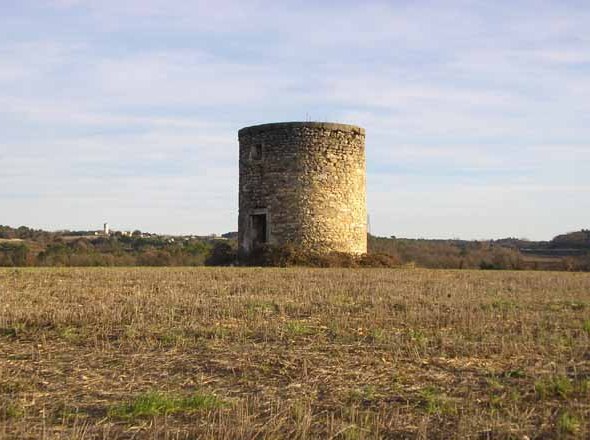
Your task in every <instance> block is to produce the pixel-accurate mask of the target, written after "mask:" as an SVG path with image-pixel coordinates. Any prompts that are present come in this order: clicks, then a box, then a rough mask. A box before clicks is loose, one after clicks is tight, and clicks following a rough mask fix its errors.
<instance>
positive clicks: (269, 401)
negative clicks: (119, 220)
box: [0, 268, 590, 439]
mask: <svg viewBox="0 0 590 440" xmlns="http://www.w3.org/2000/svg"><path fill="white" fill-rule="evenodd" d="M589 323H590V274H576V273H574V274H569V273H539V272H534V273H533V272H485V271H443V270H439V271H429V270H386V269H384V270H380V269H374V270H373V269H365V270H340V269H325V270H322V269H315V270H314V269H254V268H251V269H236V268H226V269H212V268H208V269H205V268H198V269H168V268H166V269H48V270H44V269H19V270H14V269H6V270H0V437H1V438H15V439H16V438H18V439H26V438H34V439H37V438H46V439H53V438H64V439H66V438H67V439H70V438H74V439H93V438H105V439H106V438H108V439H117V438H118V439H127V438H129V439H130V438H158V439H160V438H161V439H189V438H226V439H233V438H251V439H254V438H276V439H279V438H326V439H329V438H333V439H336V438H337V439H365V438H370V439H372V438H429V439H430V438H474V439H500V438H525V437H524V436H525V435H526V436H528V437H529V438H531V439H532V438H570V437H571V438H587V437H588V435H589V434H590V427H589V420H590V330H589V329H590V324H589Z"/></svg>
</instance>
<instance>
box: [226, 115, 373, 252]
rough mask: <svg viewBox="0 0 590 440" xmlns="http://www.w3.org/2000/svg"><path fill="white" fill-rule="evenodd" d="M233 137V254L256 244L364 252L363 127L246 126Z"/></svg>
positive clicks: (294, 123)
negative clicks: (236, 188) (236, 168)
mask: <svg viewBox="0 0 590 440" xmlns="http://www.w3.org/2000/svg"><path fill="white" fill-rule="evenodd" d="M238 137H239V143H240V193H239V204H240V206H239V209H240V210H239V219H238V222H239V223H238V235H239V237H238V241H239V247H240V255H242V256H244V255H247V254H248V253H250V252H251V251H252V249H253V248H254V247H255V246H256V245H257V244H258V243H260V242H263V241H265V242H267V243H269V244H274V245H282V244H286V243H292V244H294V245H296V246H299V247H301V248H303V249H306V250H313V251H318V252H330V251H339V252H348V253H355V254H359V253H365V252H366V251H367V223H366V222H367V212H366V199H365V131H364V130H363V129H362V128H359V127H355V126H352V125H344V124H333V123H323V122H286V123H276V124H265V125H257V126H253V127H246V128H243V129H241V130H240V131H239V133H238ZM263 222H265V223H264V224H263Z"/></svg>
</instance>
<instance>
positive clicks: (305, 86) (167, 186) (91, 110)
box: [0, 0, 590, 240]
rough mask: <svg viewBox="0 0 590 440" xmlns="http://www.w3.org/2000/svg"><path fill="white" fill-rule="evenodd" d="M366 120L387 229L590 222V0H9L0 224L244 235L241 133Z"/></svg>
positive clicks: (2, 14) (373, 179)
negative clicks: (274, 125)
mask: <svg viewBox="0 0 590 440" xmlns="http://www.w3.org/2000/svg"><path fill="white" fill-rule="evenodd" d="M298 120H299V121H305V120H317V121H332V122H341V123H350V124H355V125H359V126H362V127H364V128H365V129H366V156H367V202H368V212H369V215H370V228H371V233H373V234H374V235H381V236H390V235H395V236H397V237H408V238H464V239H489V238H501V237H519V238H528V239H532V240H546V239H550V238H552V237H553V236H554V235H557V234H559V233H563V232H567V231H573V230H579V229H581V228H588V227H589V226H590V197H589V195H590V2H588V1H587V0H559V1H558V0H553V1H533V0H519V1H518V2H514V1H505V0H498V1H493V2H491V1H487V0H480V1H468V0H457V1H453V0H448V1H428V0H424V1H415V0H414V1H410V0H402V1H395V0H390V1H372V0H366V1H364V2H360V1H348V0H342V1H332V0H325V1H322V2H312V1H302V0H299V1H288V0H287V1H276V0H275V1H257V0H251V1H248V2H244V1H225V0H216V1H215V2H214V1H211V0H210V1H200V0H100V1H99V0H96V1H91V0H0V224H5V225H11V226H19V225H27V226H30V227H34V228H42V229H47V230H58V229H73V230H75V229H83V230H86V229H100V228H101V227H102V223H103V222H105V221H108V222H109V224H110V225H111V227H112V228H114V229H118V230H135V229H140V230H142V231H149V232H158V233H170V234H208V233H224V232H228V231H235V230H237V206H238V142H237V132H238V130H239V129H240V128H242V127H245V126H249V125H254V124H260V123H268V122H279V121H298Z"/></svg>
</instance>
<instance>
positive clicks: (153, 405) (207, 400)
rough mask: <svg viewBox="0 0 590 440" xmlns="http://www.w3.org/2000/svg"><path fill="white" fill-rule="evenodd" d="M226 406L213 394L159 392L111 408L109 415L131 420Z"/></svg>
mask: <svg viewBox="0 0 590 440" xmlns="http://www.w3.org/2000/svg"><path fill="white" fill-rule="evenodd" d="M224 405H225V403H224V402H223V401H221V400H219V399H218V398H217V397H215V396H213V395H211V394H193V395H192V396H177V395H173V394H168V393H161V392H158V391H150V392H147V393H145V394H141V395H139V396H137V397H136V398H135V399H133V400H132V401H130V402H128V403H125V404H122V405H117V406H113V407H111V408H110V409H109V411H108V414H109V416H111V417H118V418H123V419H130V418H136V417H150V416H152V417H153V416H160V415H167V414H176V413H193V412H197V411H202V410H208V409H215V408H220V407H223V406H224Z"/></svg>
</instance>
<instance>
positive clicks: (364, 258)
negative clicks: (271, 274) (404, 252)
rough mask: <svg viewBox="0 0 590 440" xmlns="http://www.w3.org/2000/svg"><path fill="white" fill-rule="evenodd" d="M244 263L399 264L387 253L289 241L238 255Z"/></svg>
mask: <svg viewBox="0 0 590 440" xmlns="http://www.w3.org/2000/svg"><path fill="white" fill-rule="evenodd" d="M240 263H241V264H242V265H245V266H269V267H294V266H295V267H296V266H300V267H346V268H360V267H381V268H386V267H399V266H400V260H399V259H398V258H396V257H394V256H392V255H388V254H361V255H358V254H350V253H346V252H314V251H310V250H308V249H305V248H301V247H297V246H295V245H292V244H284V245H281V246H273V245H265V246H261V247H259V248H257V249H255V250H254V251H252V252H251V253H250V254H249V255H248V256H247V257H243V258H241V259H240Z"/></svg>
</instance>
